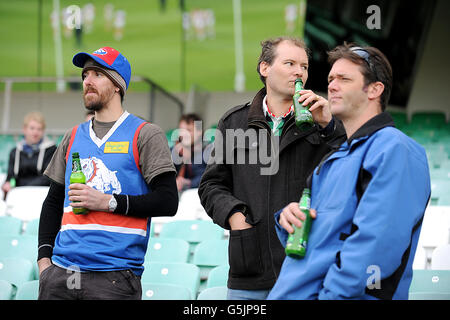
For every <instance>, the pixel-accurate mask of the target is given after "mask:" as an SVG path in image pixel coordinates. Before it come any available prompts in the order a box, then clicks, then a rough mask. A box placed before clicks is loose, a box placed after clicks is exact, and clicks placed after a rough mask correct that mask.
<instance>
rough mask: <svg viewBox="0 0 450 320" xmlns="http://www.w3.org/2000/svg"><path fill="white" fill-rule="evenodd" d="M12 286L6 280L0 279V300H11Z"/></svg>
mask: <svg viewBox="0 0 450 320" xmlns="http://www.w3.org/2000/svg"><path fill="white" fill-rule="evenodd" d="M13 294H14V286H13V285H12V284H11V283H9V282H8V281H6V280H0V300H11V298H12V296H13Z"/></svg>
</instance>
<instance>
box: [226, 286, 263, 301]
mask: <svg viewBox="0 0 450 320" xmlns="http://www.w3.org/2000/svg"><path fill="white" fill-rule="evenodd" d="M269 292H270V290H235V289H229V288H228V292H227V300H266V298H267V296H268V295H269Z"/></svg>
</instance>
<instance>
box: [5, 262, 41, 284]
mask: <svg viewBox="0 0 450 320" xmlns="http://www.w3.org/2000/svg"><path fill="white" fill-rule="evenodd" d="M0 280H6V281H8V282H9V283H11V284H13V285H14V286H16V287H20V286H21V285H22V284H23V283H25V282H27V281H31V280H34V270H33V264H32V263H31V262H30V261H29V260H27V259H23V258H0Z"/></svg>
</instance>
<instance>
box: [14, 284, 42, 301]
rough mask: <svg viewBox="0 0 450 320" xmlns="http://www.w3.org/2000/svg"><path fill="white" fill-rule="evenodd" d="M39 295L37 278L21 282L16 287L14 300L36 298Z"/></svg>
mask: <svg viewBox="0 0 450 320" xmlns="http://www.w3.org/2000/svg"><path fill="white" fill-rule="evenodd" d="M38 296H39V280H32V281H28V282H25V283H23V284H22V285H21V286H19V288H18V289H17V293H16V300H37V299H38Z"/></svg>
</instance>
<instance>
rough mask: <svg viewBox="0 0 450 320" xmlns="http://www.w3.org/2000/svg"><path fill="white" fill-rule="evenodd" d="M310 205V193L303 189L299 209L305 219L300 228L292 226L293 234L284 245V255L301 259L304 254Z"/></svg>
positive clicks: (309, 224) (310, 219)
mask: <svg viewBox="0 0 450 320" xmlns="http://www.w3.org/2000/svg"><path fill="white" fill-rule="evenodd" d="M310 205H311V191H310V190H309V188H305V189H303V194H302V197H301V199H300V203H299V208H300V210H302V212H303V213H304V214H305V216H306V219H305V220H304V221H302V226H301V227H300V228H297V227H296V226H295V225H292V227H293V228H294V233H291V234H289V237H288V240H287V243H286V249H285V252H286V255H288V256H289V257H291V258H295V259H301V258H303V257H304V256H305V254H306V246H307V243H308V235H309V230H310V229H311V223H312V218H311V215H310V213H309V209H310Z"/></svg>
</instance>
